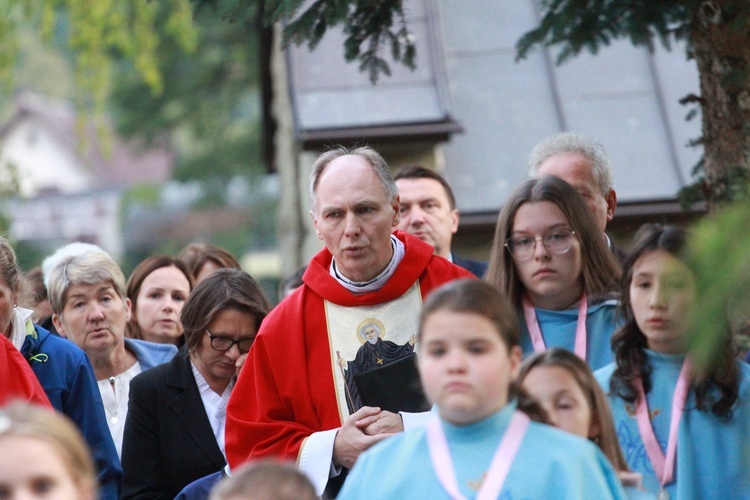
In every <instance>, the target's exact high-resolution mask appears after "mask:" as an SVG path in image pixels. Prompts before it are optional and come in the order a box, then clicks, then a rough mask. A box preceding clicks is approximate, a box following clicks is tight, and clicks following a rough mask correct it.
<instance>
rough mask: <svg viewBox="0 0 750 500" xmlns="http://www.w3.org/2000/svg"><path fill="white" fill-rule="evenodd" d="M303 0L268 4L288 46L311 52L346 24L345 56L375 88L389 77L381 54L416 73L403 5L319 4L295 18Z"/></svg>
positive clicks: (355, 0) (383, 0)
mask: <svg viewBox="0 0 750 500" xmlns="http://www.w3.org/2000/svg"><path fill="white" fill-rule="evenodd" d="M303 3H305V2H303V1H302V0H268V1H267V2H266V5H265V12H264V19H265V20H266V22H269V23H270V22H274V21H279V20H283V21H286V22H287V24H286V26H285V28H284V43H285V44H289V43H295V44H297V45H301V44H302V43H305V42H307V45H308V47H309V48H310V50H313V49H314V48H315V47H316V46H317V45H318V43H319V42H320V40H321V39H322V38H323V35H324V34H325V33H326V31H328V30H329V29H330V28H332V27H333V26H336V25H338V24H342V25H343V30H344V34H345V35H346V40H345V41H344V57H345V58H346V60H347V61H354V60H357V61H359V69H360V71H366V72H367V73H368V74H369V76H370V81H371V82H373V83H375V82H376V81H377V80H378V77H379V75H380V74H381V73H383V74H385V75H390V74H391V70H390V66H389V65H388V63H387V62H386V60H385V59H384V58H383V57H382V53H383V50H387V49H388V48H389V49H390V55H391V57H392V59H393V60H394V61H396V62H401V63H403V64H404V65H406V66H407V67H408V68H411V69H414V56H415V48H414V43H413V41H412V37H411V35H410V34H409V30H408V27H407V25H406V18H405V15H404V5H403V0H380V1H371V0H316V1H314V2H312V3H311V4H310V5H309V7H307V9H306V10H305V11H304V12H302V13H300V14H299V15H297V13H298V10H299V8H300V6H301V5H302V4H303Z"/></svg>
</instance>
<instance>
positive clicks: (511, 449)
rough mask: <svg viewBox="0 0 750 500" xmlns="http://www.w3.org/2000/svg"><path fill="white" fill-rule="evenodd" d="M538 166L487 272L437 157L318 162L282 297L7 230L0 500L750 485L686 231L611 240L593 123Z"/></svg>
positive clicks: (479, 493)
mask: <svg viewBox="0 0 750 500" xmlns="http://www.w3.org/2000/svg"><path fill="white" fill-rule="evenodd" d="M529 171H530V177H531V178H530V179H529V180H528V181H526V182H524V183H522V184H521V185H519V186H518V187H517V188H516V189H515V190H514V191H513V192H512V194H511V195H510V196H509V198H508V199H507V200H506V201H505V203H504V205H503V208H502V210H501V212H500V214H499V217H498V221H497V226H496V231H495V235H494V239H493V241H492V245H491V253H490V258H489V262H482V261H477V260H472V259H466V258H462V257H460V256H458V255H456V254H455V253H454V251H453V249H452V245H451V243H452V238H453V235H454V234H455V233H456V231H457V229H458V223H459V218H460V214H459V211H458V209H457V205H456V199H455V197H454V194H453V192H452V190H451V187H450V185H449V184H448V182H447V181H446V180H445V179H444V178H443V177H442V176H441V175H439V173H437V172H436V171H434V170H432V169H429V168H425V167H422V166H415V165H412V166H407V167H403V168H401V169H399V170H398V171H396V173H395V175H392V174H391V171H390V169H389V167H388V165H387V164H386V162H385V161H384V160H383V158H382V157H381V156H380V154H378V153H377V152H376V151H374V150H373V149H371V148H368V147H360V148H356V149H347V148H343V147H342V148H338V149H332V150H330V151H328V152H326V153H323V154H322V155H320V156H319V157H318V159H317V161H316V162H315V164H314V165H313V168H312V173H311V176H310V182H309V197H310V207H311V209H310V215H311V217H312V224H313V226H314V229H315V232H316V234H317V236H318V238H320V239H321V240H322V242H323V249H322V250H321V251H320V252H319V253H318V254H317V255H315V256H314V257H313V258H312V259H311V260H310V262H309V263H308V264H307V265H306V266H305V267H304V268H302V269H301V270H300V271H298V272H297V273H295V275H293V276H291V277H290V279H289V280H287V281H286V282H284V283H282V286H281V287H280V293H279V295H280V299H281V301H280V303H279V304H278V305H276V306H275V307H272V306H271V303H270V301H269V300H268V298H267V297H266V295H265V294H264V292H263V290H262V289H261V287H260V286H259V285H258V283H257V282H256V281H255V280H254V279H253V278H252V277H251V276H250V275H248V274H247V273H246V272H244V271H242V270H241V268H240V264H239V262H238V261H237V259H236V258H235V257H234V256H232V255H231V254H230V253H229V252H227V251H225V250H223V249H221V248H218V247H214V246H212V245H208V244H192V245H190V246H188V247H187V248H186V249H185V250H184V251H183V252H182V253H181V254H180V255H179V256H178V257H176V258H174V257H170V256H164V255H156V256H152V257H149V258H147V259H145V260H144V261H142V262H141V263H140V264H138V266H136V268H135V269H134V270H133V272H132V273H131V275H130V277H129V278H128V279H127V281H126V279H125V276H124V274H123V272H122V270H121V269H120V267H119V266H118V264H117V263H116V262H115V261H114V260H113V259H112V257H111V256H110V255H108V254H107V253H106V252H105V251H104V250H102V249H101V248H99V247H96V246H93V245H86V244H80V243H73V244H70V245H66V246H65V247H62V248H61V249H59V250H58V251H57V252H55V254H53V255H51V256H50V257H48V258H47V259H46V260H45V261H44V263H43V265H42V266H41V270H35V271H32V272H30V273H28V274H27V275H26V276H24V274H23V273H22V270H21V269H20V268H19V266H18V263H17V259H16V255H15V253H14V250H13V248H12V247H11V245H10V244H9V243H8V241H6V240H5V239H0V331H1V332H2V334H3V335H0V376H1V377H2V379H3V381H4V382H3V384H2V386H0V406H1V408H0V498H15V497H16V496H14V495H18V496H20V495H22V494H27V495H30V496H31V497H32V498H34V497H38V498H41V497H43V496H44V497H48V498H52V497H53V496H50V495H51V494H53V495H58V496H57V497H56V498H81V499H93V498H104V499H119V498H123V499H147V498H148V499H173V498H178V499H194V500H195V499H206V498H210V499H215V500H230V499H234V500H236V499H241V498H255V499H271V498H282V499H283V498H290V499H291V498H295V499H296V498H301V499H307V498H317V497H323V498H336V497H339V498H344V499H346V498H394V497H404V498H430V497H434V498H446V497H450V498H507V499H512V498H586V499H588V498H591V499H605V498H659V499H664V498H679V499H692V498H696V499H697V498H701V499H702V498H722V499H723V498H750V365H748V364H747V363H746V362H745V361H743V360H741V359H739V358H738V354H737V351H736V350H735V348H734V345H733V339H732V336H731V334H730V332H729V331H727V334H726V335H725V336H723V337H721V338H716V339H714V340H713V341H714V342H715V343H716V345H717V346H719V348H718V349H717V352H719V355H717V356H716V358H715V359H714V360H713V361H712V362H711V363H709V364H705V363H702V364H701V363H695V362H694V361H693V353H692V352H691V348H690V344H689V342H688V332H689V330H690V317H691V311H692V309H693V307H694V305H695V304H696V301H698V300H701V298H700V297H698V296H697V289H696V284H695V276H694V274H693V272H692V271H691V269H690V265H689V261H688V260H687V259H686V258H685V250H686V248H687V246H688V232H687V230H685V229H682V228H678V227H675V226H669V225H660V224H647V225H645V226H643V227H642V228H641V229H640V230H639V231H638V233H637V234H636V235H635V238H634V240H633V242H632V244H631V245H629V247H628V249H627V251H624V250H622V249H620V248H618V247H617V246H616V245H615V244H614V242H613V241H612V239H611V238H610V237H609V235H608V234H607V233H606V227H607V223H608V222H609V221H610V220H612V218H613V216H614V213H615V210H616V205H617V196H616V192H615V190H614V188H613V185H612V183H613V175H612V167H611V165H610V163H609V160H608V159H607V156H606V153H605V150H604V148H603V147H602V146H601V145H599V144H597V143H595V142H594V141H593V140H592V139H591V138H589V137H587V136H583V135H579V134H575V133H564V134H558V135H555V136H553V137H550V138H548V139H546V140H544V141H542V142H541V143H540V144H539V145H537V147H535V148H534V150H533V152H532V154H531V156H530V161H529ZM32 283H33V284H34V286H33V294H32V293H30V291H29V289H30V287H29V286H28V285H30V284H32Z"/></svg>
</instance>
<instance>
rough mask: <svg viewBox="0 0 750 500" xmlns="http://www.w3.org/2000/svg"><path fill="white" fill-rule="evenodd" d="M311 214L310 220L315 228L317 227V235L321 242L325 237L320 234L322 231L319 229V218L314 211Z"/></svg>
mask: <svg viewBox="0 0 750 500" xmlns="http://www.w3.org/2000/svg"><path fill="white" fill-rule="evenodd" d="M309 213H310V218H311V219H312V221H313V226H314V227H315V234H316V235H317V236H318V239H319V240H322V239H323V235H322V234H320V229H318V218H317V217H316V216H315V212H313V211H312V210H310V212H309Z"/></svg>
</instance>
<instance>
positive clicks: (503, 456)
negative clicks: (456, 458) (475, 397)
mask: <svg viewBox="0 0 750 500" xmlns="http://www.w3.org/2000/svg"><path fill="white" fill-rule="evenodd" d="M528 426H529V417H527V416H526V414H525V413H521V412H520V411H518V410H516V411H515V412H513V417H511V419H510V422H509V423H508V428H507V429H506V430H505V434H504V435H503V438H502V439H501V440H500V444H499V445H498V446H497V450H496V451H495V455H494V456H493V457H492V462H490V466H489V468H488V469H487V473H486V474H485V476H484V480H483V481H482V486H481V488H480V489H479V492H478V493H477V496H476V498H477V500H480V499H496V498H497V497H499V496H500V492H501V491H502V489H503V484H504V483H505V478H506V477H507V476H508V471H509V470H510V466H511V464H513V460H514V459H515V458H516V453H518V449H519V448H520V447H521V442H522V441H523V437H524V435H525V434H526V429H527V428H528ZM427 445H428V446H429V448H430V458H431V459H432V468H433V469H434V470H435V474H436V475H437V477H438V480H440V484H441V485H442V486H443V488H445V491H447V492H448V494H449V495H450V496H451V498H453V499H454V500H459V499H460V500H464V499H465V497H464V496H463V495H462V494H461V493H460V492H459V490H458V482H457V481H456V471H455V469H454V468H453V461H452V460H451V455H450V451H449V450H448V440H447V439H446V438H445V432H443V427H442V425H441V424H440V419H439V418H437V417H433V418H432V419H431V420H430V422H429V423H428V424H427Z"/></svg>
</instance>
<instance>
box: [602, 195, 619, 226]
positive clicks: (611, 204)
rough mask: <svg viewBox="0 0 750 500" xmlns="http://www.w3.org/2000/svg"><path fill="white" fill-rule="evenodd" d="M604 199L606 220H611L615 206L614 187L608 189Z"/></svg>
mask: <svg viewBox="0 0 750 500" xmlns="http://www.w3.org/2000/svg"><path fill="white" fill-rule="evenodd" d="M604 199H605V201H606V202H607V221H611V220H612V218H613V217H614V216H615V209H616V208H617V193H615V190H614V189H610V190H609V193H607V196H605V197H604Z"/></svg>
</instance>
